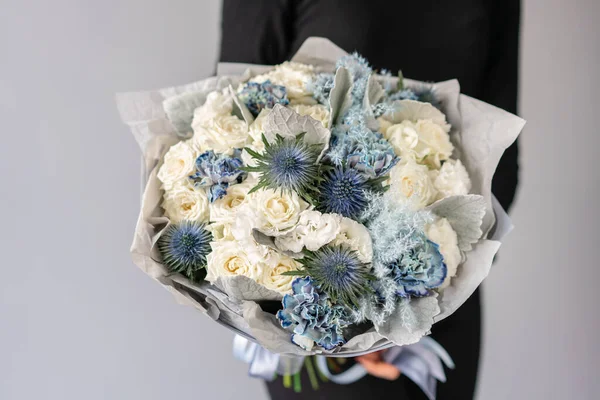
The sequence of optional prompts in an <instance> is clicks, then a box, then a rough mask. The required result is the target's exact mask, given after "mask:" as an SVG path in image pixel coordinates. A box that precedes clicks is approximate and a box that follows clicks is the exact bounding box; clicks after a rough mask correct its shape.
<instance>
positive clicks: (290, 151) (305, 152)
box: [243, 134, 321, 200]
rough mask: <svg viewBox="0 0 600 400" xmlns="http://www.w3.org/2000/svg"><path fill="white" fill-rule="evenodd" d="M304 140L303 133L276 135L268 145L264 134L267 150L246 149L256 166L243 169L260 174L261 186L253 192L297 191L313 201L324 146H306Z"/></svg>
mask: <svg viewBox="0 0 600 400" xmlns="http://www.w3.org/2000/svg"><path fill="white" fill-rule="evenodd" d="M303 138H304V134H300V135H298V136H296V137H295V138H283V137H281V136H279V135H276V136H275V140H274V142H273V143H269V142H268V141H267V139H266V138H265V137H264V135H263V143H264V144H265V149H264V151H263V152H262V154H259V153H257V152H255V151H254V150H252V149H249V148H246V149H245V150H246V151H247V152H248V154H250V155H251V156H252V158H253V159H254V160H255V161H256V165H255V166H248V167H244V168H243V170H244V171H247V172H257V173H259V174H260V179H259V181H258V184H257V185H256V186H255V187H254V188H252V190H251V191H250V193H252V192H254V191H256V190H258V189H261V188H271V189H273V190H283V191H286V192H289V193H291V192H296V193H298V194H299V195H300V196H302V197H304V198H306V199H308V200H311V196H310V195H309V194H308V192H309V189H310V188H311V187H312V185H313V182H314V181H315V179H318V175H319V166H318V165H317V158H318V157H319V153H320V151H321V147H320V145H310V144H306V143H304V140H303Z"/></svg>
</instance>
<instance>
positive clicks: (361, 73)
mask: <svg viewBox="0 0 600 400" xmlns="http://www.w3.org/2000/svg"><path fill="white" fill-rule="evenodd" d="M335 66H336V68H339V67H344V68H346V69H347V70H348V71H349V72H350V74H351V75H352V78H353V80H354V87H353V88H352V100H353V101H352V102H353V104H360V103H362V101H363V98H364V97H365V92H366V90H367V82H368V81H369V76H371V73H372V72H373V69H372V68H371V67H370V66H369V63H368V62H367V60H366V59H365V58H364V57H362V56H360V55H359V54H358V53H356V52H354V53H352V54H350V55H347V56H344V57H342V58H340V59H339V60H338V62H337V63H336V65H335Z"/></svg>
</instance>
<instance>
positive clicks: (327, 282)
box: [299, 245, 372, 306]
mask: <svg viewBox="0 0 600 400" xmlns="http://www.w3.org/2000/svg"><path fill="white" fill-rule="evenodd" d="M299 262H300V263H301V264H302V266H303V269H302V271H305V272H306V273H307V274H308V275H309V276H310V277H311V278H312V279H313V281H314V282H315V284H316V285H317V286H318V287H319V288H320V289H321V290H323V291H324V292H325V293H327V294H328V295H329V296H331V298H332V300H333V301H334V302H339V303H341V304H344V305H346V306H352V305H356V304H357V303H358V299H359V298H360V297H361V296H362V295H363V294H364V293H368V292H369V281H370V280H371V277H372V275H371V274H370V270H371V267H370V265H369V264H366V263H363V262H362V261H360V259H359V257H358V254H357V253H356V251H354V250H351V249H350V248H348V247H346V246H344V245H338V246H324V247H321V248H320V249H319V250H317V251H306V252H305V253H304V258H303V259H301V260H299Z"/></svg>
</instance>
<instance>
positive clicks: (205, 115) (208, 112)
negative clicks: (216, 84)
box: [194, 91, 233, 123]
mask: <svg viewBox="0 0 600 400" xmlns="http://www.w3.org/2000/svg"><path fill="white" fill-rule="evenodd" d="M232 111H233V97H231V94H229V93H228V92H225V91H224V92H219V91H216V92H211V93H209V94H208V96H207V97H206V102H204V104H203V105H201V106H200V107H198V108H196V109H195V110H194V121H196V122H197V123H199V122H204V121H208V120H210V119H212V118H215V117H216V116H219V115H231V112H232Z"/></svg>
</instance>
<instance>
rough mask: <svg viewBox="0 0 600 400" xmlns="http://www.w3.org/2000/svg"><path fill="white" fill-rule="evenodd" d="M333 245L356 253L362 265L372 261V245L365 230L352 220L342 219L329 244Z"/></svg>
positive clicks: (369, 236)
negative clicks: (342, 246) (343, 246)
mask: <svg viewBox="0 0 600 400" xmlns="http://www.w3.org/2000/svg"><path fill="white" fill-rule="evenodd" d="M331 244H333V245H345V246H348V247H349V248H350V249H352V250H354V251H356V252H357V253H358V258H359V259H360V261H362V262H364V263H370V262H371V261H372V260H373V244H372V242H371V235H370V234H369V231H368V230H367V228H366V227H365V226H364V225H362V224H359V223H358V222H356V221H354V220H353V219H350V218H346V217H342V218H341V220H340V231H339V233H338V234H337V236H336V237H335V239H334V240H333V241H332V242H331Z"/></svg>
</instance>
